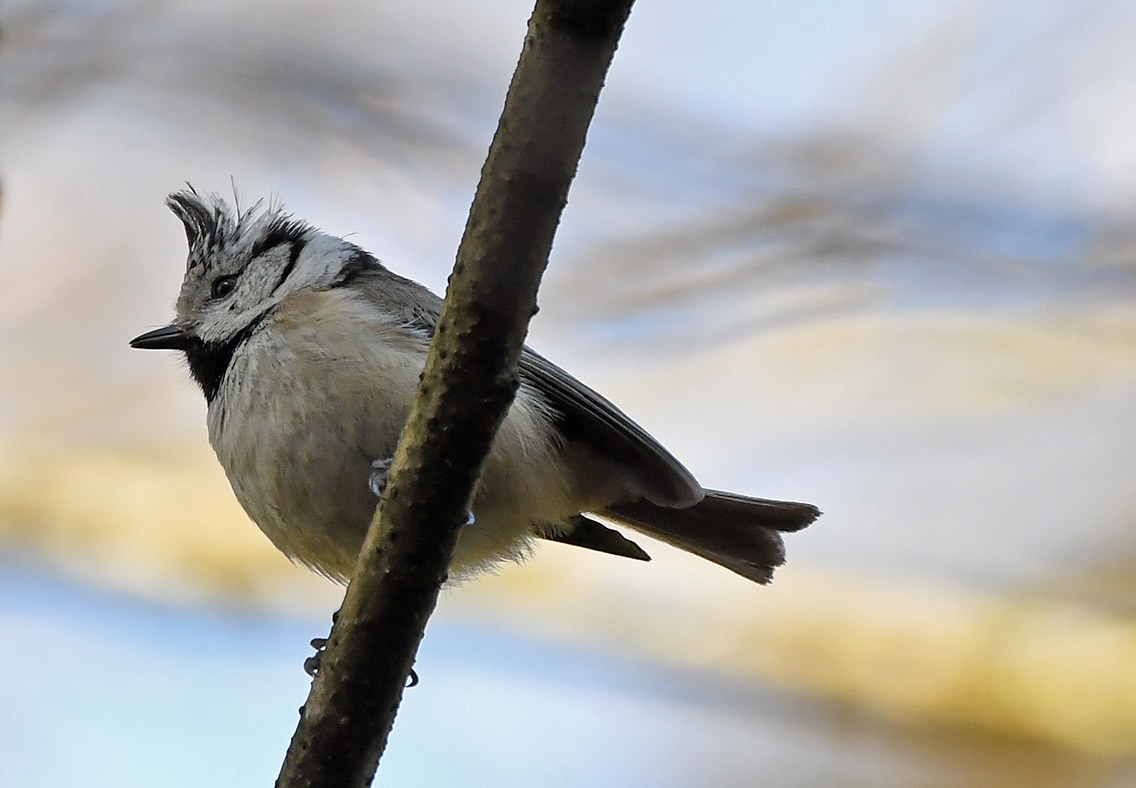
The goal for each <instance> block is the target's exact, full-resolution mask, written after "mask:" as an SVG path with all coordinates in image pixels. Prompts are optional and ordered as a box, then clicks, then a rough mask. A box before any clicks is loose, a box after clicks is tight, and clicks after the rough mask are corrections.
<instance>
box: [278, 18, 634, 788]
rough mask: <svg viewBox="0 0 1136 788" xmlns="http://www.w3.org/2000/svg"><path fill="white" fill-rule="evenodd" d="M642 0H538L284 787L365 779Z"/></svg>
mask: <svg viewBox="0 0 1136 788" xmlns="http://www.w3.org/2000/svg"><path fill="white" fill-rule="evenodd" d="M631 4H632V0H538V2H537V4H536V9H535V10H534V12H533V16H532V18H531V19H530V20H529V28H528V35H527V36H526V38H525V43H524V48H523V50H522V52H521V58H520V62H519V63H518V65H517V69H516V72H515V73H514V75H513V81H512V84H511V85H510V87H509V92H508V95H507V96H506V100H505V108H504V110H503V112H502V115H501V120H500V123H499V125H498V127H497V133H496V135H495V136H494V139H493V144H492V146H491V148H490V151H489V156H488V159H487V160H486V163H485V166H484V167H483V169H482V172H481V182H480V184H479V185H478V188H477V193H476V196H475V197H474V201H473V206H472V207H471V209H470V215H469V220H468V222H467V224H466V229H465V234H464V235H463V237H462V241H461V245H460V247H459V248H458V253H457V262H456V264H455V266H454V271H453V274H452V275H451V277H450V282H449V287H448V289H447V293H446V301H445V306H444V307H443V309H442V315H441V317H440V318H439V321H438V327H437V329H436V332H435V335H434V340H433V343H432V345H431V348H430V354H429V357H428V359H427V362H426V370H425V372H424V374H423V376H422V381H421V385H420V387H419V391H418V398H417V400H416V402H415V404H414V407H413V409H412V411H411V414H410V417H409V419H408V420H407V424H406V427H405V429H404V431H403V435H402V439H401V441H400V442H399V446H398V449H397V451H396V453H395V457H394V463H393V466H392V468H391V473H390V477H389V480H388V483H387V488H386V495H385V496H384V498H383V500H382V502H381V504H380V505H379V507H378V511H377V512H376V514H375V520H374V522H373V523H372V524H371V529H370V531H369V533H368V535H367V540H366V542H365V544H364V546H363V550H362V552H361V554H360V558H359V563H358V565H357V567H356V570H355V574H354V576H353V578H352V581H351V583H350V585H349V586H348V589H347V595H346V597H345V599H344V601H343V607H342V609H341V610H340V614H339V617H338V619H337V621H336V623H335V625H334V627H333V628H332V632H331V637H330V639H329V642H328V646H327V650H326V652H325V653H324V654H323V657H322V660H321V663H320V669H319V673H318V674H317V676H316V678H315V680H314V681H313V683H312V689H311V693H310V695H309V696H308V700H307V703H306V704H305V706H304V708H303V710H302V712H301V718H300V724H299V726H298V728H297V729H296V733H295V735H294V736H293V738H292V742H291V745H290V747H289V749H288V754H287V756H286V758H285V760H284V765H283V768H282V769H281V773H280V777H279V779H278V780H277V786H278V787H279V788H301V787H302V788H316V787H317V786H319V787H321V788H333V787H334V788H363V786H367V785H369V784H370V783H371V781H372V779H373V777H374V774H375V770H376V769H377V767H378V762H379V758H380V756H381V755H382V751H383V749H384V747H385V745H386V741H387V737H388V735H389V733H390V729H391V726H392V724H393V722H394V717H395V713H396V711H397V709H398V705H399V702H400V700H401V697H402V690H403V686H404V684H405V681H406V677H407V675H408V674H409V672H410V668H411V665H412V664H413V661H414V655H415V653H416V651H417V648H418V644H419V643H420V642H421V639H422V633H423V631H424V629H425V627H426V622H427V620H428V619H429V617H430V614H431V613H432V612H433V610H434V607H435V605H436V603H437V598H438V591H439V589H440V587H441V585H442V583H443V582H444V581H445V578H446V568H447V566H448V565H449V562H450V558H451V556H452V554H453V550H454V544H455V543H456V541H457V535H458V531H459V529H460V528H461V526H462V524H463V523H464V522H465V519H466V512H467V507H468V503H469V501H470V499H471V496H472V491H473V488H474V485H475V484H476V482H477V479H478V476H479V474H480V472H481V466H482V463H483V462H484V460H485V457H486V455H487V454H488V451H489V446H490V443H491V442H492V440H493V436H494V435H495V434H496V431H497V428H498V427H499V426H500V424H501V422H502V420H503V419H504V417H505V414H506V412H507V410H508V408H509V405H510V404H511V403H512V400H513V396H514V394H515V393H516V389H517V380H518V378H517V362H518V359H519V357H520V353H521V348H522V345H523V342H524V337H525V334H526V332H527V328H528V321H529V318H530V317H531V316H532V315H533V314H534V313H535V311H536V292H537V287H538V285H539V283H540V278H541V275H542V274H543V272H544V268H545V266H546V265H547V261H548V255H549V251H550V250H551V247H552V239H553V236H554V234H555V231H556V226H557V224H558V223H559V220H560V214H561V212H562V211H563V208H564V205H565V203H566V202H567V195H568V187H569V185H570V183H571V181H572V178H573V176H574V175H575V172H576V166H577V163H578V161H579V158H580V153H581V151H582V150H583V147H584V139H585V136H586V133H587V129H588V125H589V124H590V122H591V119H592V115H593V113H594V111H595V106H596V102H597V100H598V96H599V92H600V88H601V87H602V85H603V79H604V75H605V74H606V72H607V69H608V66H609V65H610V63H611V59H612V56H613V55H614V53H615V48H616V45H617V43H618V40H619V36H620V34H621V33H622V30H623V25H624V23H625V22H626V19H627V16H628V14H629V13H630V10H631Z"/></svg>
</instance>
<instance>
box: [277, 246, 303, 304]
mask: <svg viewBox="0 0 1136 788" xmlns="http://www.w3.org/2000/svg"><path fill="white" fill-rule="evenodd" d="M302 251H304V242H303V241H301V240H299V239H293V241H292V251H291V252H290V253H289V254H288V264H287V265H285V266H284V268H282V269H281V271H280V276H278V277H276V285H275V287H273V288H272V292H274V293H275V292H276V291H277V290H278V289H279V288H280V285H282V284H284V280H286V279H287V278H288V275H289V274H291V273H292V269H294V268H295V267H296V261H297V260H299V259H300V252H302Z"/></svg>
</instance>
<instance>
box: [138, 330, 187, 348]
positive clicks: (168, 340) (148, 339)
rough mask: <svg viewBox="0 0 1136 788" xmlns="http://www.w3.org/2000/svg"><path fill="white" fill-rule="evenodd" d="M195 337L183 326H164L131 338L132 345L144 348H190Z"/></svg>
mask: <svg viewBox="0 0 1136 788" xmlns="http://www.w3.org/2000/svg"><path fill="white" fill-rule="evenodd" d="M192 340H193V337H191V336H190V335H189V334H187V333H186V331H185V329H183V328H182V327H181V326H162V327H161V328H155V329H154V330H153V331H147V332H146V333H145V334H142V335H141V336H137V337H134V339H132V340H130V347H136V348H142V349H143V350H188V349H189V346H190V344H191V343H192Z"/></svg>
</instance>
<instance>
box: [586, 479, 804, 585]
mask: <svg viewBox="0 0 1136 788" xmlns="http://www.w3.org/2000/svg"><path fill="white" fill-rule="evenodd" d="M597 514H601V515H603V516H604V517H606V518H608V519H611V520H614V521H615V522H617V523H621V524H623V525H626V526H629V527H631V528H634V529H635V530H636V531H640V532H642V533H645V534H647V535H648V536H653V537H655V538H656V539H659V540H661V541H664V542H667V543H668V544H672V545H674V546H675V547H679V548H682V549H683V550H686V551H688V552H691V553H694V554H695V555H698V556H701V557H703V558H706V559H708V560H710V561H713V562H714V563H716V564H720V565H721V566H724V567H726V568H727V569H730V570H732V571H734V572H737V573H738V574H739V575H741V576H742V577H746V578H748V579H750V580H754V581H756V582H758V583H763V584H764V583H768V582H769V581H770V580H771V579H772V578H773V569H774V568H775V567H778V566H780V565H781V564H783V563H785V546H784V544H783V543H782V542H781V532H784V531H799V530H800V529H802V528H804V527H805V526H807V525H808V524H809V523H811V522H812V521H813V520H815V519H816V518H817V517H819V516H820V509H817V508H816V507H815V506H813V505H812V504H807V503H792V502H789V501H768V500H764V499H762V498H746V497H745V496H743V495H735V494H734V493H727V492H719V491H717V490H707V491H706V497H705V498H703V499H702V500H701V501H700V502H699V503H697V504H695V505H694V506H691V507H689V508H686V509H671V508H668V507H665V506H658V505H656V504H653V503H649V502H648V501H639V502H638V503H631V504H618V505H616V506H611V507H609V508H607V509H605V510H604V511H602V512H597Z"/></svg>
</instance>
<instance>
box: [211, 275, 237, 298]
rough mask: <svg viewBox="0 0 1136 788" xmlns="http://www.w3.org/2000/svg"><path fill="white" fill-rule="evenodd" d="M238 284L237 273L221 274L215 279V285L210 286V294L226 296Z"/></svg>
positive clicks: (220, 296)
mask: <svg viewBox="0 0 1136 788" xmlns="http://www.w3.org/2000/svg"><path fill="white" fill-rule="evenodd" d="M236 286H237V275H236V274H226V275H225V276H219V277H217V278H216V279H214V280H213V285H212V287H210V288H209V294H210V295H211V296H213V297H214V298H224V297H225V296H227V295H228V294H229V293H231V292H233V288H234V287H236Z"/></svg>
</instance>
